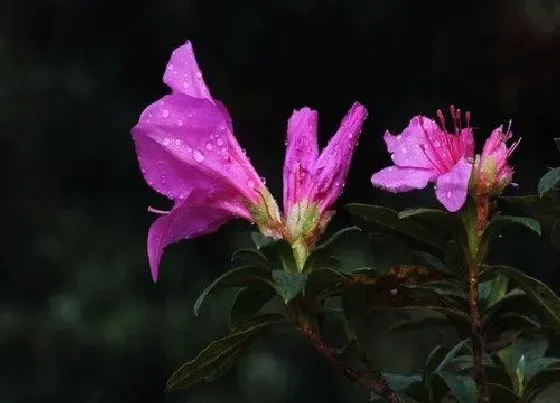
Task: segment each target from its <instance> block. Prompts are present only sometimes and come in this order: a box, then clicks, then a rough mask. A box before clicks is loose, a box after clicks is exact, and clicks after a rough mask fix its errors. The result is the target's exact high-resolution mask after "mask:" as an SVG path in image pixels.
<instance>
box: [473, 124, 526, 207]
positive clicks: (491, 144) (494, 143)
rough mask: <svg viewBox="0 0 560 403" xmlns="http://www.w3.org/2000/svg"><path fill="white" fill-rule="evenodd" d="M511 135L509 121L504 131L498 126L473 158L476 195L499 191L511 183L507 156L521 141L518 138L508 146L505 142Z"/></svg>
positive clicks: (511, 169) (510, 170)
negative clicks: (478, 153)
mask: <svg viewBox="0 0 560 403" xmlns="http://www.w3.org/2000/svg"><path fill="white" fill-rule="evenodd" d="M511 137H512V133H511V122H510V124H509V126H508V129H507V131H506V133H504V132H503V127H502V126H500V127H498V128H496V129H494V130H493V131H492V133H491V134H490V136H489V137H488V138H487V139H486V142H485V143H484V147H483V149H482V154H481V155H477V156H476V158H475V169H474V171H473V179H472V186H473V188H474V192H475V194H476V195H479V196H480V195H489V194H495V193H500V192H501V191H502V190H503V189H504V188H505V187H506V186H507V185H509V184H510V183H511V180H512V176H513V168H512V167H511V166H510V165H509V163H508V158H509V156H510V155H511V153H512V152H513V151H515V149H516V148H517V146H518V145H519V142H520V141H521V139H519V140H517V141H516V142H514V143H513V144H512V145H511V146H510V147H508V145H507V142H508V140H510V139H511Z"/></svg>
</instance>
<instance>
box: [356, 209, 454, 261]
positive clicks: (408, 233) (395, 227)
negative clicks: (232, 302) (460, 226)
mask: <svg viewBox="0 0 560 403" xmlns="http://www.w3.org/2000/svg"><path fill="white" fill-rule="evenodd" d="M346 209H347V210H348V211H349V212H350V213H351V214H353V215H355V216H358V217H360V218H361V219H362V220H365V221H366V222H368V223H371V224H373V225H375V226H376V227H381V228H384V229H386V230H389V231H392V232H395V233H397V234H399V235H401V236H405V237H408V238H412V239H415V240H416V241H419V242H422V243H424V244H428V245H431V246H433V247H436V248H438V249H441V250H443V249H444V248H445V242H444V241H443V240H442V239H441V238H440V237H439V236H437V235H436V234H434V233H433V232H431V231H429V230H427V229H426V228H425V227H423V226H422V225H420V224H418V223H417V222H415V221H413V220H411V219H408V218H404V219H399V215H398V213H397V212H396V211H395V210H391V209H389V208H387V207H383V206H376V205H370V204H361V203H352V204H349V205H347V206H346Z"/></svg>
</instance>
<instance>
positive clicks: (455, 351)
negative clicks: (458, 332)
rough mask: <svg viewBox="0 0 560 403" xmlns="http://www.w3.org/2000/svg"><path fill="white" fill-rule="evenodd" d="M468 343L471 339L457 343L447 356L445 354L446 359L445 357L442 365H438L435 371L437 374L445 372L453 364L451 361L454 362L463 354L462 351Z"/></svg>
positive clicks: (441, 362)
mask: <svg viewBox="0 0 560 403" xmlns="http://www.w3.org/2000/svg"><path fill="white" fill-rule="evenodd" d="M468 342H469V339H465V340H463V341H461V342H459V343H457V344H456V345H455V346H454V347H453V348H452V349H451V350H450V351H449V352H448V353H447V354H445V357H443V359H442V360H441V361H440V363H439V364H438V366H437V367H436V369H435V370H434V371H435V372H441V371H444V370H445V368H446V367H447V365H448V364H449V363H450V362H451V360H453V359H454V358H455V357H456V356H457V355H458V354H459V353H460V352H461V350H463V348H465V346H466V344H467V343H468Z"/></svg>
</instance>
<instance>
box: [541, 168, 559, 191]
mask: <svg viewBox="0 0 560 403" xmlns="http://www.w3.org/2000/svg"><path fill="white" fill-rule="evenodd" d="M558 184H560V167H556V168H552V169H551V170H550V171H548V172H547V173H546V174H545V175H544V176H543V177H542V178H541V179H540V180H539V185H538V187H537V190H538V192H539V196H540V197H543V196H544V195H546V194H547V193H548V192H550V191H551V190H553V189H557V187H558Z"/></svg>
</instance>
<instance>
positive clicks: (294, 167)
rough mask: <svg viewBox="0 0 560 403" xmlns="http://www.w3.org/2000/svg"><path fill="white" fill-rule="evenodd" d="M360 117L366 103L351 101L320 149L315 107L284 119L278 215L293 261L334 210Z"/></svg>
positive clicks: (300, 260) (311, 242)
mask: <svg viewBox="0 0 560 403" xmlns="http://www.w3.org/2000/svg"><path fill="white" fill-rule="evenodd" d="M366 117H367V110H366V108H364V107H363V106H362V105H361V104H359V103H355V104H354V105H352V107H351V108H350V111H349V112H348V114H347V115H346V116H345V117H344V119H343V120H342V123H341V125H340V127H339V129H338V131H337V132H336V134H335V135H334V136H333V137H332V138H331V140H330V141H329V143H328V145H327V146H326V147H325V149H324V150H323V152H322V153H321V154H320V155H319V148H318V145H317V112H316V111H314V110H311V109H309V108H303V109H300V110H298V111H295V112H294V113H293V115H292V117H291V118H290V120H289V121H288V130H287V132H288V137H287V140H286V146H287V149H286V158H285V161H284V217H285V222H286V228H287V231H288V236H289V237H290V239H291V242H292V245H293V247H294V251H295V252H296V253H295V256H296V260H297V261H298V265H299V266H302V265H303V263H304V262H305V258H306V257H307V255H308V253H309V251H310V250H311V249H312V248H313V246H314V245H315V242H316V240H317V238H318V236H319V235H320V234H321V233H322V232H323V230H324V228H325V227H326V225H327V224H328V222H329V221H330V219H331V218H332V216H333V215H334V211H332V210H330V208H331V207H332V205H333V204H334V202H335V201H336V200H337V199H338V197H339V196H340V194H341V193H342V188H343V186H344V181H345V180H346V176H347V175H348V170H349V169H350V161H351V159H352V153H353V151H354V148H355V147H356V144H357V143H358V138H359V135H360V131H361V128H362V124H363V122H364V120H365V118H366Z"/></svg>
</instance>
